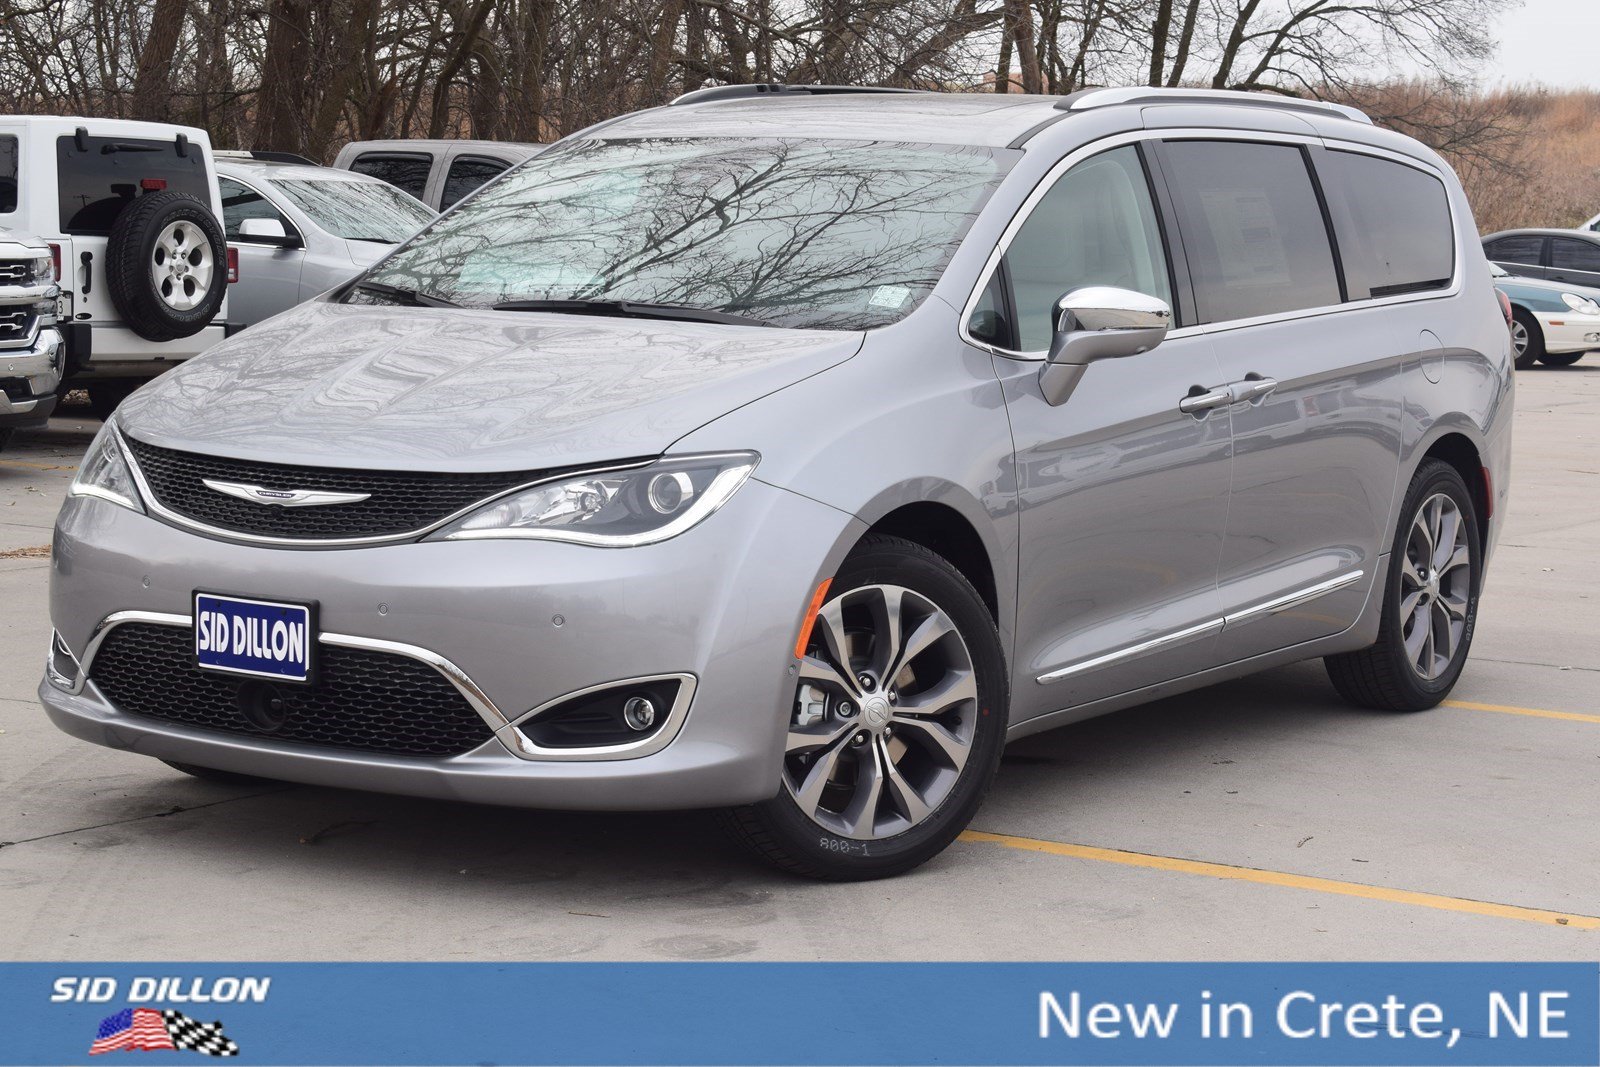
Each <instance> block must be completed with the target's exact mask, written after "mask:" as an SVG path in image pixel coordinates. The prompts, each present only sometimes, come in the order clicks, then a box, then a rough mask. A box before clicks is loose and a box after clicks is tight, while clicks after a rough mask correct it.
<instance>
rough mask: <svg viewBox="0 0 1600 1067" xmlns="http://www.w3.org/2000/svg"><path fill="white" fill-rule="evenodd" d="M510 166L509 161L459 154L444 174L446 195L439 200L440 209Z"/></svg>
mask: <svg viewBox="0 0 1600 1067" xmlns="http://www.w3.org/2000/svg"><path fill="white" fill-rule="evenodd" d="M508 166H510V164H509V163H505V162H503V161H501V160H498V159H486V158H485V157H483V156H457V157H456V158H455V159H454V160H452V161H451V162H450V170H449V172H448V173H447V174H445V176H444V196H443V197H442V198H441V199H440V201H439V210H440V211H443V210H444V209H445V208H447V207H449V206H450V205H451V204H453V203H455V202H456V201H457V200H460V199H461V198H462V197H463V196H466V195H467V194H468V193H470V192H472V190H474V189H476V188H477V187H478V186H480V185H482V184H483V183H484V182H486V181H488V180H489V179H490V178H493V177H496V176H497V175H499V174H500V173H502V172H503V171H504V170H505V169H506V168H507V167H508Z"/></svg>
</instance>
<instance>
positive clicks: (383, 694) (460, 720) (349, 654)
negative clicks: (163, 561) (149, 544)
mask: <svg viewBox="0 0 1600 1067" xmlns="http://www.w3.org/2000/svg"><path fill="white" fill-rule="evenodd" d="M193 643H194V635H193V632H192V631H191V630H189V629H187V628H186V627H181V626H159V625H155V624H152V623H124V624H123V625H121V626H118V627H117V628H116V629H114V630H112V631H111V632H110V633H109V634H107V635H106V639H105V643H104V644H102V645H101V646H100V650H99V652H97V653H96V654H95V657H94V662H93V663H92V664H90V666H89V677H90V678H91V679H92V680H93V681H94V684H95V685H97V686H98V687H99V688H100V691H101V692H102V693H104V694H105V695H106V698H107V699H109V700H110V701H111V702H112V703H113V704H115V705H116V706H117V707H118V708H119V709H121V710H122V711H125V712H128V713H129V714H133V715H145V716H149V717H150V718H152V719H161V720H162V721H164V722H171V723H178V724H179V725H182V726H194V727H199V728H200V729H203V730H220V731H223V732H225V733H230V734H247V735H251V736H255V737H263V738H270V739H271V740H273V741H294V742H300V743H303V744H307V745H328V746H331V747H334V748H353V749H361V750H363V751H367V752H382V753H386V754H388V755H391V756H455V755H460V754H461V753H463V752H468V751H470V750H472V749H474V748H477V747H478V746H479V745H481V744H483V743H484V742H485V741H487V740H489V738H490V737H492V736H493V735H492V733H491V732H490V730H489V727H488V725H487V724H486V723H485V722H484V721H483V719H482V718H481V717H480V716H479V715H478V713H477V712H476V711H474V710H472V705H470V704H468V703H467V700H466V698H465V697H463V696H462V695H461V693H460V691H459V690H457V689H456V687H455V686H453V685H451V684H450V683H449V682H448V681H446V680H445V678H444V676H443V675H441V674H440V673H439V672H438V671H436V670H434V669H433V668H432V667H429V666H427V665H426V664H424V663H419V662H417V661H416V660H414V659H409V658H407V657H405V656H396V655H393V654H390V653H387V652H368V651H365V650H361V649H351V648H335V647H333V646H331V645H319V646H318V648H317V664H316V679H315V682H314V683H313V684H312V685H293V684H284V685H272V686H271V688H272V689H273V690H274V691H275V695H278V696H281V697H282V699H283V701H284V715H283V725H282V726H280V727H278V728H277V729H274V730H263V729H261V728H260V727H259V726H258V725H256V724H255V723H254V722H252V721H251V720H250V719H249V718H247V717H246V715H245V711H244V708H243V706H242V704H241V689H243V690H245V691H246V693H245V695H246V696H247V697H248V696H249V695H250V694H251V691H252V689H253V690H254V692H255V693H256V694H257V695H259V692H260V690H261V687H262V686H263V684H264V683H263V682H256V681H252V680H250V679H244V678H232V677H229V676H228V675H226V674H217V673H215V672H212V671H203V670H201V669H200V668H199V667H197V666H195V664H194V657H193V652H192V650H193Z"/></svg>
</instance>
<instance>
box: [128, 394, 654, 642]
mask: <svg viewBox="0 0 1600 1067" xmlns="http://www.w3.org/2000/svg"><path fill="white" fill-rule="evenodd" d="M110 425H111V433H112V437H113V438H114V439H115V441H116V442H117V448H118V449H120V450H121V452H122V459H123V462H125V463H126V464H127V465H128V470H129V472H130V473H131V474H132V475H133V481H134V484H135V485H137V486H138V487H139V496H140V498H141V500H142V501H143V503H144V506H145V508H146V509H147V510H148V511H149V512H150V514H152V515H155V516H157V517H159V518H160V519H161V520H162V521H164V522H168V523H171V524H172V525H173V526H180V527H182V528H183V529H186V530H193V531H195V532H196V533H201V534H205V535H206V536H207V537H214V538H216V539H217V540H219V541H235V542H242V543H244V544H250V545H275V546H277V547H280V548H358V547H364V546H368V545H394V544H402V543H404V542H407V541H416V540H418V539H419V538H423V537H426V536H427V535H428V534H430V533H433V532H434V531H435V530H438V529H441V528H443V527H445V526H448V525H449V524H450V523H452V522H454V521H456V520H457V519H459V518H462V517H463V516H466V515H470V514H471V513H472V512H474V511H477V510H478V509H479V508H481V507H485V506H486V505H488V504H491V503H493V502H494V501H496V500H499V499H501V498H503V497H508V496H513V495H515V494H517V493H522V492H526V491H527V490H529V489H532V488H534V487H535V486H539V485H544V484H546V483H548V482H555V481H561V480H563V479H566V478H571V477H573V476H574V475H576V474H579V473H582V474H586V475H587V474H610V473H613V472H615V471H631V470H637V469H638V468H640V467H648V466H649V465H650V464H651V463H652V462H654V461H653V460H648V459H645V460H640V461H639V462H637V463H619V464H613V465H611V466H607V467H595V468H594V469H593V470H584V471H581V472H579V471H566V472H564V473H561V474H552V475H550V476H549V477H547V478H535V479H534V480H533V481H531V482H524V483H523V484H521V485H514V486H512V487H511V488H510V489H506V490H504V491H503V492H499V493H494V494H492V495H490V496H486V497H484V498H483V499H482V500H478V501H474V502H473V503H471V504H468V505H467V506H466V507H464V508H461V509H460V510H459V511H455V512H452V513H451V514H449V515H446V516H445V517H444V518H442V519H440V520H438V521H437V522H432V523H429V524H428V525H427V526H423V527H420V528H418V529H415V530H407V531H405V532H403V533H397V534H382V535H380V536H377V537H343V538H330V539H327V540H320V539H316V538H295V537H267V536H264V535H262V534H252V533H244V532H242V531H240V530H229V529H225V528H223V527H221V526H212V525H209V524H208V523H204V522H199V521H197V520H195V519H191V518H189V517H188V516H187V515H181V514H179V513H178V512H176V511H173V510H172V509H171V508H169V507H167V506H166V505H165V504H163V503H161V501H160V499H158V498H157V497H156V494H155V492H154V491H153V490H152V489H151V488H150V483H149V482H147V481H145V477H144V471H143V470H141V469H140V467H139V461H138V460H136V459H135V458H134V456H133V450H132V449H131V448H129V447H128V445H127V442H125V441H124V440H123V439H122V429H121V427H119V426H117V425H116V423H115V422H112V423H111V424H110ZM233 495H238V494H233ZM241 499H251V498H248V497H242V498H241ZM255 503H264V502H263V501H259V500H257V501H255ZM321 503H332V501H321ZM325 636H326V635H325Z"/></svg>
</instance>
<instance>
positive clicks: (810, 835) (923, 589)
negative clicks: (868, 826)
mask: <svg viewBox="0 0 1600 1067" xmlns="http://www.w3.org/2000/svg"><path fill="white" fill-rule="evenodd" d="M874 585H890V586H900V587H903V588H905V589H909V590H911V591H912V592H914V593H916V594H918V595H919V596H921V597H925V598H926V599H927V601H929V602H931V603H932V604H933V605H934V606H935V607H937V609H938V610H939V611H942V612H943V613H944V615H945V616H946V617H947V618H948V619H949V620H950V621H951V622H952V623H953V624H954V626H955V630H956V632H957V633H958V634H959V636H960V638H961V640H962V642H964V644H965V651H966V653H967V654H968V655H969V656H970V659H971V664H972V673H973V676H974V677H975V680H976V691H977V700H976V701H971V702H967V703H966V704H965V707H964V710H963V711H962V712H961V714H963V715H965V714H970V715H972V719H971V723H972V726H971V730H972V733H971V737H972V740H971V744H970V747H969V749H968V755H967V759H966V762H965V763H964V764H963V765H962V766H961V768H960V769H959V771H957V772H955V773H956V777H955V780H954V783H953V784H952V785H950V786H949V787H948V789H949V791H948V792H947V793H946V794H945V795H944V796H943V798H942V799H941V800H939V801H938V802H937V803H936V804H935V805H934V806H933V808H932V811H931V813H929V814H927V815H925V816H924V817H923V818H922V819H921V821H919V822H915V823H914V824H913V825H911V826H910V827H909V828H908V829H905V830H903V831H900V832H898V833H894V834H892V835H890V836H884V837H877V838H874V839H872V840H870V841H863V840H859V839H853V838H849V837H845V836H841V835H839V834H836V833H834V832H831V831H829V830H828V828H826V827H825V826H823V825H822V824H820V823H819V822H817V821H814V820H813V819H812V817H811V816H810V815H808V814H807V813H806V812H804V811H803V810H802V809H801V808H800V806H799V805H798V804H797V803H796V802H795V799H794V797H793V796H792V795H791V792H790V790H789V787H788V786H786V785H782V784H780V786H779V790H778V793H777V795H776V796H774V797H773V798H772V799H771V800H767V801H764V802H762V803H760V804H753V805H748V806H745V807H738V808H730V809H727V810H726V811H724V812H722V813H721V821H722V823H723V825H724V827H725V828H726V829H727V830H728V831H729V832H730V833H731V834H732V836H733V837H734V839H735V840H736V841H738V842H739V843H740V844H741V845H743V846H744V847H745V848H747V849H748V850H749V851H751V852H753V853H754V854H755V855H757V856H759V857H760V858H761V859H763V860H765V861H767V862H768V863H771V864H774V865H775V866H777V867H779V868H781V869H783V870H785V871H788V872H790V873H793V874H798V875H802V876H805V877H810V878H818V879H825V880H829V881H863V880H867V879H872V878H886V877H890V876H893V875H897V874H901V873H903V872H905V871H909V870H911V869H912V868H913V867H917V866H919V865H921V864H923V863H926V862H927V861H928V860H930V859H932V858H933V857H934V856H936V855H938V854H939V853H940V852H942V851H943V850H944V849H945V848H946V847H948V846H949V844H950V843H951V842H952V841H954V840H955V839H956V836H957V835H958V834H960V833H961V831H962V830H964V829H965V828H966V826H967V824H968V823H970V822H971V821H972V818H973V816H974V815H975V814H976V813H977V811H978V807H979V805H980V804H981V803H982V802H983V797H984V794H985V793H986V792H987V791H988V788H989V785H990V783H991V782H993V780H994V776H995V773H996V771H997V770H998V768H999V765H1000V753H1001V750H1002V749H1003V748H1004V747H1005V727H1006V717H1007V711H1008V708H1009V704H1010V692H1009V683H1008V679H1007V673H1006V666H1005V656H1004V653H1003V652H1002V650H1001V647H1000V635H999V632H998V631H997V630H996V629H995V624H994V619H993V618H992V617H991V616H990V614H989V609H988V608H987V607H986V606H985V605H984V602H983V599H982V598H981V597H980V596H979V595H978V592H977V591H976V590H975V589H974V588H973V587H972V584H971V583H970V582H968V581H967V579H966V578H965V577H964V576H963V575H962V574H961V572H959V571H958V570H956V569H955V568H954V567H953V566H951V565H950V564H949V563H948V562H947V561H946V560H945V559H944V558H943V557H941V556H939V555H937V554H935V553H933V552H931V551H929V550H928V549H926V548H924V547H922V546H921V545H918V544H915V543H914V542H911V541H906V540H904V539H902V538H898V537H886V536H878V535H873V536H869V537H867V538H866V539H864V540H863V541H862V543H861V544H860V545H859V546H857V548H856V549H855V551H854V552H852V553H851V555H850V556H849V558H848V559H846V560H845V562H844V564H843V566H841V567H840V568H839V573H838V575H837V576H836V577H835V578H834V579H833V582H832V585H831V586H830V587H829V598H830V603H831V602H833V601H834V600H835V599H837V598H841V597H843V596H845V595H846V594H848V593H850V592H851V591H852V590H859V589H863V588H865V587H869V586H874ZM821 625H822V624H821V623H820V622H819V623H818V627H819V628H820V627H821ZM816 640H817V638H816V635H815V634H814V635H813V641H814V642H815V641H816ZM813 647H816V646H815V644H814V646H813ZM930 647H932V646H930ZM909 662H911V663H916V662H919V661H918V660H916V659H915V658H913V659H912V660H910V661H909ZM896 677H901V676H900V675H897V676H896ZM891 682H892V680H891V679H888V678H885V679H884V684H883V687H882V688H883V691H884V692H886V693H887V694H888V698H889V699H890V700H891V701H892V700H894V699H895V697H894V690H893V689H892V687H891ZM800 684H802V683H801V682H798V681H797V682H796V692H797V694H798V691H799V690H798V687H799V685H800ZM865 714H866V712H865V709H863V711H862V716H863V718H862V720H861V721H863V722H864V721H865V718H864V716H865ZM903 733H904V730H902V734H903ZM899 743H900V744H901V745H902V746H905V744H906V742H905V740H904V739H903V738H902V739H901V740H900V742H899ZM886 746H887V742H886ZM858 758H859V757H858ZM901 766H904V764H902V765H901ZM786 773H787V772H786Z"/></svg>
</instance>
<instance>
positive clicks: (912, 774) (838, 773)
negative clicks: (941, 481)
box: [727, 537, 1006, 880]
mask: <svg viewBox="0 0 1600 1067" xmlns="http://www.w3.org/2000/svg"><path fill="white" fill-rule="evenodd" d="M830 592H832V594H833V596H832V598H831V599H830V600H828V601H827V602H826V603H825V604H824V605H823V606H822V610H821V611H820V612H819V613H818V615H817V620H816V624H815V626H814V627H813V629H812V633H811V639H810V643H809V645H808V646H807V649H806V655H805V657H804V659H802V660H801V662H800V665H799V668H800V669H799V675H798V681H797V684H796V688H795V698H794V704H793V707H792V708H791V711H790V720H789V724H788V730H787V736H786V741H785V749H784V758H783V774H782V785H781V789H780V791H779V794H778V795H777V796H776V797H774V798H773V799H772V800H769V801H766V802H765V803H762V804H757V805H753V806H751V807H746V808H737V809H734V810H733V811H731V812H729V813H728V817H727V823H728V825H729V827H730V829H732V830H733V831H734V832H735V835H736V836H737V837H739V838H740V839H741V840H742V841H743V842H744V843H745V844H746V845H748V846H750V847H752V848H753V849H755V850H756V851H757V852H758V853H760V854H761V855H762V856H763V858H765V859H767V860H769V861H771V862H773V863H775V864H777V865H778V866H780V867H783V868H784V869H786V870H790V871H794V872H796V873H799V874H804V875H809V876H811V877H817V878H829V879H838V880H855V879H866V878H881V877H886V876H888V875H893V874H899V873H901V872H902V871H906V870H910V869H911V868H912V867H915V866H917V865H919V864H921V863H924V862H926V861H927V860H928V859H931V858H932V857H933V856H935V855H937V854H938V853H939V852H940V851H942V850H943V849H944V848H945V847H946V846H947V845H949V844H950V842H951V841H953V840H954V839H955V837H956V835H957V834H959V833H960V832H961V831H962V829H964V828H965V827H966V825H967V823H968V822H970V821H971V819H972V817H973V815H974V814H975V813H976V811H977V809H978V805H979V803H980V802H981V801H982V799H983V794H984V792H985V791H986V790H987V788H988V785H989V783H990V781H991V780H992V779H993V777H994V774H995V769H996V767H997V766H998V763H999V757H1000V750H1001V747H1002V746H1003V744H1004V734H1005V707H1006V696H1005V677H1004V668H1003V659H1002V655H1001V652H1000V642H999V635H998V633H997V632H996V631H995V626H994V622H993V620H992V619H991V618H990V616H989V612H988V609H987V608H986V607H985V606H984V603H983V601H982V599H981V598H980V597H979V596H978V594H977V592H976V591H975V590H974V589H973V588H972V586H971V585H970V584H968V582H967V581H966V579H965V578H963V577H962V576H961V574H960V573H959V572H958V571H956V570H955V568H954V567H952V566H950V564H949V563H947V562H946V561H945V560H943V559H942V558H940V557H939V556H937V555H935V554H933V553H932V552H929V551H928V550H927V549H924V548H922V547H921V546H920V545H916V544H913V543H911V542H908V541H902V540H900V539H898V538H887V537H883V538H872V539H870V540H869V541H868V542H866V543H865V544H864V545H863V547H862V548H861V549H859V550H857V552H856V553H855V554H853V555H852V556H851V557H850V559H849V560H847V561H846V563H845V565H844V567H843V568H841V570H840V573H839V576H838V577H837V578H836V579H834V582H833V584H832V586H831V587H830Z"/></svg>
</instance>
